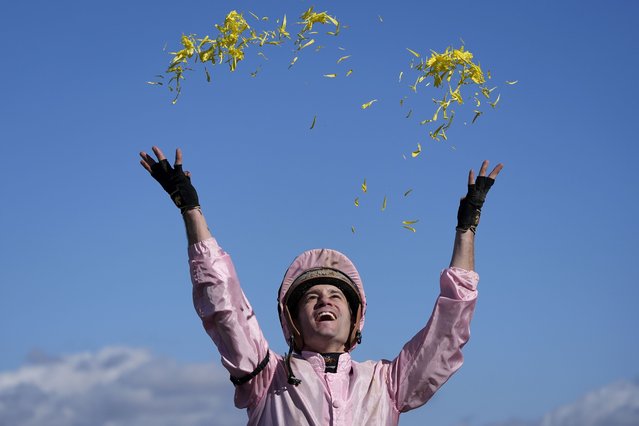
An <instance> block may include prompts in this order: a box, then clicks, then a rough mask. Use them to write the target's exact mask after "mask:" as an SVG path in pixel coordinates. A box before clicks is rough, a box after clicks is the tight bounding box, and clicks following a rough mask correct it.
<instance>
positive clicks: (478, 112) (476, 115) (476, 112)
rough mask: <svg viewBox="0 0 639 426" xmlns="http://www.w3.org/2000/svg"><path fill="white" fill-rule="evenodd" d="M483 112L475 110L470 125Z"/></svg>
mask: <svg viewBox="0 0 639 426" xmlns="http://www.w3.org/2000/svg"><path fill="white" fill-rule="evenodd" d="M482 114H483V112H481V111H479V110H475V116H474V117H473V121H472V123H470V124H474V123H475V120H477V119H478V118H479V116H480V115H482Z"/></svg>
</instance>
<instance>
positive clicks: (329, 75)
mask: <svg viewBox="0 0 639 426" xmlns="http://www.w3.org/2000/svg"><path fill="white" fill-rule="evenodd" d="M324 77H326V78H335V77H337V74H324Z"/></svg>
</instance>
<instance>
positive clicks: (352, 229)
mask: <svg viewBox="0 0 639 426" xmlns="http://www.w3.org/2000/svg"><path fill="white" fill-rule="evenodd" d="M351 232H352V233H353V234H354V233H355V227H354V226H351Z"/></svg>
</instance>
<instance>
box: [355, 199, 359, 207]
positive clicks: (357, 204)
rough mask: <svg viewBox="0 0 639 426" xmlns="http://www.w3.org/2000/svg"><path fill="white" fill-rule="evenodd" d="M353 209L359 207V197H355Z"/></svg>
mask: <svg viewBox="0 0 639 426" xmlns="http://www.w3.org/2000/svg"><path fill="white" fill-rule="evenodd" d="M355 207H359V197H355Z"/></svg>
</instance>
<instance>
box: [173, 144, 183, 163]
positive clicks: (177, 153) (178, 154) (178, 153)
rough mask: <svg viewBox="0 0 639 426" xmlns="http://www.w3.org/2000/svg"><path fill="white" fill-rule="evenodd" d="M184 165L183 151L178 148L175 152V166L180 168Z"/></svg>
mask: <svg viewBox="0 0 639 426" xmlns="http://www.w3.org/2000/svg"><path fill="white" fill-rule="evenodd" d="M181 164H182V150H181V149H180V148H177V149H176V150H175V164H174V166H179V165H181Z"/></svg>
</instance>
